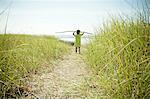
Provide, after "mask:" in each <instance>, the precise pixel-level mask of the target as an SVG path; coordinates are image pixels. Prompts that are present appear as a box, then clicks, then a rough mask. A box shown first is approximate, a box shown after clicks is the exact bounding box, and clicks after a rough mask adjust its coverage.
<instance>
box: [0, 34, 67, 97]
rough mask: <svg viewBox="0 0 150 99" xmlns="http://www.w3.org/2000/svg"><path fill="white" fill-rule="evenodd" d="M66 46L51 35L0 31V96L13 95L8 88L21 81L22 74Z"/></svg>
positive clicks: (19, 83)
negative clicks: (16, 33) (2, 32)
mask: <svg viewBox="0 0 150 99" xmlns="http://www.w3.org/2000/svg"><path fill="white" fill-rule="evenodd" d="M68 48H69V46H68V45H67V44H65V43H62V42H60V41H58V40H57V39H56V38H54V37H50V36H31V35H10V34H7V35H0V89H1V90H0V96H1V97H0V98H2V96H8V95H9V94H14V95H15V93H13V92H11V91H13V89H15V88H17V87H19V86H22V85H24V83H25V79H24V78H26V77H27V76H29V75H31V74H32V73H36V72H37V71H38V69H39V68H40V67H41V66H44V64H46V63H48V64H50V63H51V62H52V61H53V60H55V59H57V58H59V57H61V55H62V54H64V53H65V52H67V50H68ZM47 68H51V67H47ZM11 96H12V95H11Z"/></svg>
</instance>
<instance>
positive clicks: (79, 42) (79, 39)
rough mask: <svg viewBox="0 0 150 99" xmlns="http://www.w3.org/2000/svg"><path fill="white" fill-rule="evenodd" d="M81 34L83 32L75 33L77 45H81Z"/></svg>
mask: <svg viewBox="0 0 150 99" xmlns="http://www.w3.org/2000/svg"><path fill="white" fill-rule="evenodd" d="M81 36H82V34H77V35H75V46H76V47H80V46H81Z"/></svg>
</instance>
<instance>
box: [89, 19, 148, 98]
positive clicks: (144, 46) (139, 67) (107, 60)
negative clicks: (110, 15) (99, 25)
mask: <svg viewBox="0 0 150 99" xmlns="http://www.w3.org/2000/svg"><path fill="white" fill-rule="evenodd" d="M98 33H99V34H98V35H96V36H95V37H94V38H93V39H92V40H91V42H90V44H89V45H88V50H87V52H86V59H87V62H88V64H89V65H90V68H91V69H92V70H93V73H94V76H93V78H92V79H93V80H94V81H95V83H96V86H97V87H98V88H97V89H99V90H97V92H101V93H102V94H101V95H100V96H99V97H101V98H111V99H112V98H114V99H131V98H133V99H141V98H143V99H148V97H150V24H144V23H143V21H142V20H140V19H137V20H132V19H131V20H130V19H128V20H126V21H124V20H118V19H112V20H111V21H110V22H109V23H106V24H104V27H103V29H101V30H98ZM93 94H94V93H93Z"/></svg>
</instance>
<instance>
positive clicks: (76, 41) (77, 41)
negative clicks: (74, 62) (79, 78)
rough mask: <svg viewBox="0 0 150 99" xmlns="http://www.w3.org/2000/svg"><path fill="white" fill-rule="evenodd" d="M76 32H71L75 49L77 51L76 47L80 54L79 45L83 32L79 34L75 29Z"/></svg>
mask: <svg viewBox="0 0 150 99" xmlns="http://www.w3.org/2000/svg"><path fill="white" fill-rule="evenodd" d="M76 33H77V34H75V32H74V33H73V35H74V36H75V51H76V53H77V49H79V54H80V46H81V36H82V35H83V34H84V33H82V34H80V30H77V31H76Z"/></svg>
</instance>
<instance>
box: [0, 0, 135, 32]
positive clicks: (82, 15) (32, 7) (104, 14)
mask: <svg viewBox="0 0 150 99" xmlns="http://www.w3.org/2000/svg"><path fill="white" fill-rule="evenodd" d="M11 1H13V3H12V6H11V10H10V16H9V20H8V29H7V32H8V33H19V34H41V35H54V34H55V32H59V31H68V30H77V29H80V30H83V31H87V32H94V31H95V29H96V28H97V27H98V26H101V25H102V23H103V21H104V20H107V19H109V18H110V15H111V16H117V15H118V14H124V15H131V12H132V9H131V8H132V7H131V6H130V5H129V4H128V3H126V2H125V1H128V2H129V1H130V2H129V3H130V4H134V3H135V1H136V0H0V12H1V11H2V10H4V9H5V8H6V7H7V6H8V5H9V4H10V2H11ZM7 12H8V10H7V11H6V12H5V13H4V14H2V15H0V33H1V34H2V33H4V27H5V22H6V16H7ZM132 14H133V12H132Z"/></svg>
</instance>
